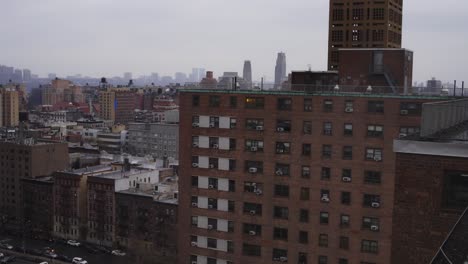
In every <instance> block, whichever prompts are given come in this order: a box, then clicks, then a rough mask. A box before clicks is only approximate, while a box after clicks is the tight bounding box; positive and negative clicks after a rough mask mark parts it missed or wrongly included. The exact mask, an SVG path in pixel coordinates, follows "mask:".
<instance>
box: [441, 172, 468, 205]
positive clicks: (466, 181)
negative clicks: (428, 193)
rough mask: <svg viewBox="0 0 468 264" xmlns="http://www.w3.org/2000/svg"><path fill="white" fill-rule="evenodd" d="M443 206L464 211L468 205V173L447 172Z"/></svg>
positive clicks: (445, 174)
mask: <svg viewBox="0 0 468 264" xmlns="http://www.w3.org/2000/svg"><path fill="white" fill-rule="evenodd" d="M442 197H443V206H444V207H446V208H453V209H464V208H465V207H466V206H467V205H468V171H464V172H462V171H445V172H444V192H443V196H442Z"/></svg>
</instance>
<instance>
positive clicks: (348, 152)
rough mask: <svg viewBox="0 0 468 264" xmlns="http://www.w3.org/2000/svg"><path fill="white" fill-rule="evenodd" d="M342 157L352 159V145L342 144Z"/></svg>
mask: <svg viewBox="0 0 468 264" xmlns="http://www.w3.org/2000/svg"><path fill="white" fill-rule="evenodd" d="M343 159H344V160H352V159H353V147H352V146H344V147H343Z"/></svg>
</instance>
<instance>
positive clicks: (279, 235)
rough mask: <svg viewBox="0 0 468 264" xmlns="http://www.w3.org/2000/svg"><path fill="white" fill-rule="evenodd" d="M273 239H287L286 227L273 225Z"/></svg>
mask: <svg viewBox="0 0 468 264" xmlns="http://www.w3.org/2000/svg"><path fill="white" fill-rule="evenodd" d="M273 239H274V240H284V241H288V229H287V228H278V227H275V228H274V229H273Z"/></svg>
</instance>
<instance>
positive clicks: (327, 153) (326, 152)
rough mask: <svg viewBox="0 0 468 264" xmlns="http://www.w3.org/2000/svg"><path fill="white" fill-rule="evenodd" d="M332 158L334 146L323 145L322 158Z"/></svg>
mask: <svg viewBox="0 0 468 264" xmlns="http://www.w3.org/2000/svg"><path fill="white" fill-rule="evenodd" d="M331 157H332V146H331V145H322V158H324V159H331Z"/></svg>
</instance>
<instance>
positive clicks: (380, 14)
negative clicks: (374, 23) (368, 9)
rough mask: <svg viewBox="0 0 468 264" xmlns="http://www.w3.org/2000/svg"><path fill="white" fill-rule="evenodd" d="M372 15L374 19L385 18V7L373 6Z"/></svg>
mask: <svg viewBox="0 0 468 264" xmlns="http://www.w3.org/2000/svg"><path fill="white" fill-rule="evenodd" d="M372 11H373V12H372V15H373V19H374V20H384V19H385V9H384V8H374V9H373V10H372Z"/></svg>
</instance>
